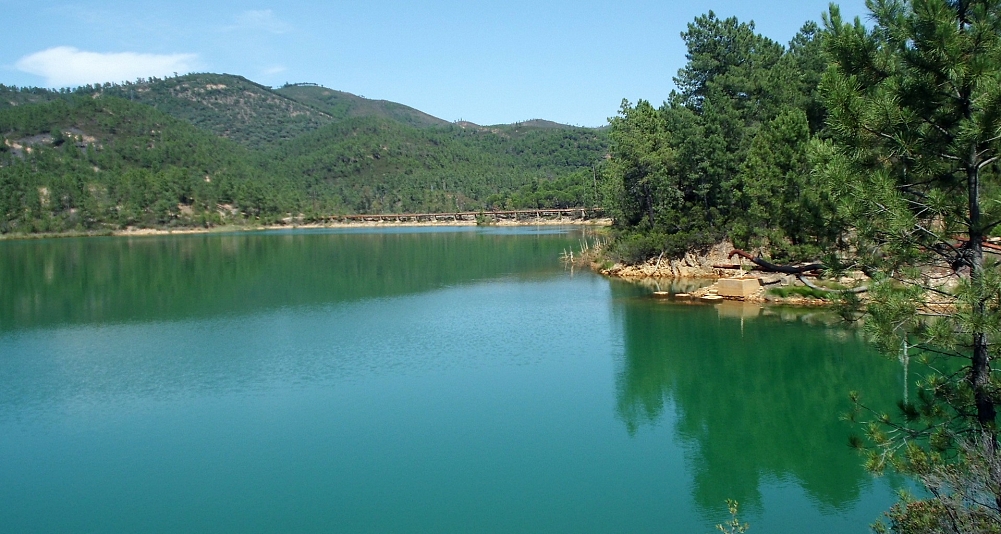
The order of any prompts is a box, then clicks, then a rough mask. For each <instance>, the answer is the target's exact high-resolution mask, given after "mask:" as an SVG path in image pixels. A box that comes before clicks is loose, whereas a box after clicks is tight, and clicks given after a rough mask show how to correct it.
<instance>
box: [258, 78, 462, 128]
mask: <svg viewBox="0 0 1001 534" xmlns="http://www.w3.org/2000/svg"><path fill="white" fill-rule="evenodd" d="M275 92H276V93H278V94H280V95H284V96H287V97H289V98H291V99H293V100H295V101H297V102H301V103H303V104H307V105H309V106H312V107H313V108H315V109H318V110H320V111H323V112H324V113H326V114H328V115H330V116H331V117H332V118H333V119H334V120H344V119H349V118H357V117H379V118H385V119H391V120H394V121H397V122H400V123H403V124H408V125H410V126H416V127H425V126H444V125H447V124H449V122H448V121H446V120H443V119H439V118H438V117H434V116H431V115H428V114H427V113H424V112H423V111H420V110H416V109H414V108H412V107H410V106H404V105H403V104H397V103H396V102H390V101H388V100H370V99H368V98H364V97H361V96H357V95H353V94H351V93H345V92H343V91H335V90H333V89H327V88H326V87H322V86H319V85H314V84H305V83H303V84H286V85H284V86H283V87H281V88H279V89H277V90H275Z"/></svg>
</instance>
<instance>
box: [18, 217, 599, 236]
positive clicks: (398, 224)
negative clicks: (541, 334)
mask: <svg viewBox="0 0 1001 534" xmlns="http://www.w3.org/2000/svg"><path fill="white" fill-rule="evenodd" d="M611 224H612V221H611V219H604V218H603V219H579V218H576V219H572V218H559V219H551V218H542V219H521V220H499V221H495V222H492V223H490V224H485V225H481V224H477V222H476V221H466V220H458V221H425V222H414V221H358V222H331V223H306V224H270V225H263V226H251V225H226V226H213V227H211V228H199V227H178V228H126V229H122V230H97V231H91V232H80V231H69V232H41V233H33V234H20V233H14V234H2V235H0V241H18V240H30V239H59V238H77V237H143V236H163V235H196V234H221V233H240V232H261V231H274V230H314V229H324V228H406V227H449V226H452V227H455V226H482V227H484V228H487V227H491V226H500V227H515V226H585V227H605V226H611Z"/></svg>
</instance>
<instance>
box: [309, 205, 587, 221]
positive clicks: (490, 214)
mask: <svg viewBox="0 0 1001 534" xmlns="http://www.w3.org/2000/svg"><path fill="white" fill-rule="evenodd" d="M604 214H605V210H604V209H602V208H560V209H531V210H505V211H457V212H453V213H366V214H357V215H331V216H328V217H324V219H323V220H324V221H326V222H449V221H453V222H459V221H475V220H477V217H481V218H489V219H492V220H494V221H501V220H508V221H521V220H526V219H527V220H531V219H571V220H580V221H584V220H589V219H597V218H600V217H602V216H603V215H604Z"/></svg>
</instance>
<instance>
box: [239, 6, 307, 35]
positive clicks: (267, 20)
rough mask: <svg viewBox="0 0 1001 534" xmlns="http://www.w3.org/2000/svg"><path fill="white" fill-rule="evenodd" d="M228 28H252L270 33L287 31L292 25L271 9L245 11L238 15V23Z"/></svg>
mask: <svg viewBox="0 0 1001 534" xmlns="http://www.w3.org/2000/svg"><path fill="white" fill-rule="evenodd" d="M226 29H227V30H252V31H265V32H268V33H275V34H280V33H287V32H288V31H290V30H291V29H292V25H291V24H289V23H287V22H285V21H283V20H281V19H279V18H278V17H277V16H275V13H274V12H273V11H271V10H270V9H259V10H251V11H244V12H243V13H240V14H239V15H237V17H236V25H235V26H230V27H228V28H226Z"/></svg>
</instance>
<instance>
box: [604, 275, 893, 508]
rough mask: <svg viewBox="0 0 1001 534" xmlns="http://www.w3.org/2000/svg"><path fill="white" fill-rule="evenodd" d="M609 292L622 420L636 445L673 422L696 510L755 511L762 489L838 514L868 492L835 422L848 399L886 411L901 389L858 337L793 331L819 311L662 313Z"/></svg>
mask: <svg viewBox="0 0 1001 534" xmlns="http://www.w3.org/2000/svg"><path fill="white" fill-rule="evenodd" d="M613 292H614V293H615V294H616V296H617V297H618V298H617V299H616V300H615V302H616V303H617V304H616V312H617V315H618V316H619V317H620V319H621V323H622V328H623V338H624V339H623V344H624V356H623V359H622V362H621V368H620V371H619V374H618V377H617V396H618V399H617V407H618V415H619V417H620V418H621V420H622V421H623V422H624V423H625V426H626V429H627V431H628V432H629V433H630V434H633V435H636V434H638V433H640V432H642V428H643V427H644V426H646V425H652V426H656V425H659V424H660V423H661V421H662V420H663V419H667V420H671V419H672V418H671V417H669V416H671V415H673V424H674V426H675V428H674V431H675V434H676V437H677V438H678V439H679V441H680V442H682V443H684V444H685V449H686V451H687V452H686V456H687V459H686V461H687V462H688V463H689V464H690V468H691V469H692V470H693V473H694V488H693V492H694V497H695V500H696V503H697V504H698V505H699V506H700V507H702V508H703V509H704V510H715V509H717V508H718V507H719V505H720V503H722V502H723V501H724V500H725V499H736V500H738V501H740V502H741V503H742V504H745V505H749V506H751V507H756V506H760V505H761V502H762V495H761V488H762V486H763V483H764V482H765V481H766V480H772V481H774V480H780V481H781V480H792V481H795V482H796V483H798V484H799V485H801V486H802V487H803V488H804V489H805V490H806V491H807V492H808V493H809V494H810V495H811V497H812V498H813V499H815V500H816V501H818V502H819V503H821V504H822V505H824V506H827V507H831V508H834V509H844V508H847V507H848V506H849V505H850V504H852V503H854V502H855V501H856V500H857V499H858V498H859V495H860V493H861V491H862V490H863V488H864V487H867V486H868V485H869V484H870V483H871V475H870V474H868V473H867V472H866V471H865V470H864V469H863V468H862V467H861V465H860V463H861V460H860V458H859V457H858V455H857V454H856V453H855V452H854V451H852V450H851V449H850V448H849V447H848V446H847V437H848V434H849V432H850V428H849V426H848V424H847V423H844V422H842V421H840V420H839V416H840V414H842V413H844V412H846V411H847V410H848V408H849V404H848V399H847V395H848V392H849V391H851V390H860V391H862V392H864V393H865V394H866V397H867V398H868V399H871V401H872V402H873V403H874V404H875V405H876V406H892V403H893V401H894V399H895V398H896V397H895V395H896V394H897V392H899V391H901V390H902V384H901V383H898V382H901V381H902V378H901V377H900V374H899V373H898V369H897V368H896V364H895V362H893V361H890V360H887V359H885V358H883V357H881V356H879V355H878V354H875V353H874V352H873V351H872V350H871V349H870V348H869V347H868V346H867V345H866V344H865V343H864V342H863V341H862V340H860V339H859V337H858V336H857V335H856V334H855V333H854V332H851V331H846V330H843V329H839V328H829V329H827V330H825V331H824V333H825V335H817V334H818V327H816V326H811V325H808V324H805V321H803V320H799V319H802V318H803V317H804V316H806V319H807V320H810V316H811V315H813V316H816V314H817V312H816V311H810V310H806V311H800V312H797V311H794V310H763V309H762V307H761V306H759V305H756V304H744V303H736V302H726V303H723V304H721V305H717V306H709V305H682V304H680V303H670V302H669V303H667V304H664V302H663V301H656V300H654V299H650V298H644V297H643V291H642V290H640V289H637V288H636V287H635V286H627V285H622V284H618V285H616V286H615V287H613ZM783 315H784V316H785V319H786V320H783V318H782V316H783ZM789 319H792V320H789ZM665 412H667V413H665Z"/></svg>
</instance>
